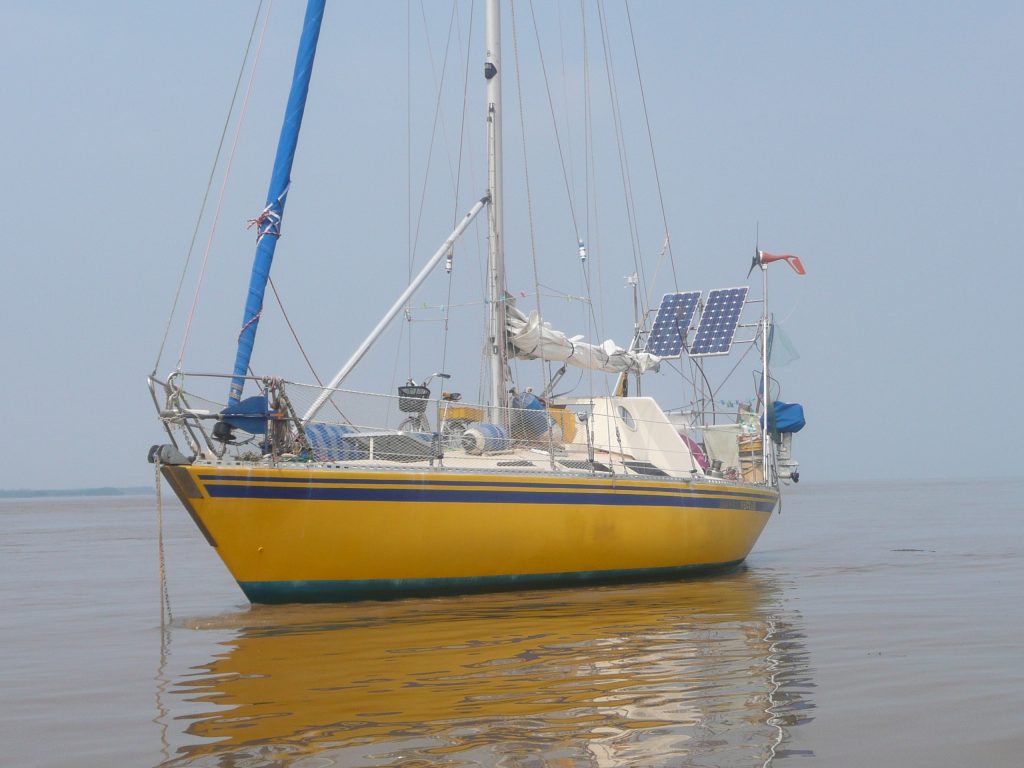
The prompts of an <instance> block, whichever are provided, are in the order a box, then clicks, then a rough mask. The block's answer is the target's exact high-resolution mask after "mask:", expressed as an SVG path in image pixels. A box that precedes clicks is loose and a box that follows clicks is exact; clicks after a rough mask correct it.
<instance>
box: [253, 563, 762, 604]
mask: <svg viewBox="0 0 1024 768" xmlns="http://www.w3.org/2000/svg"><path fill="white" fill-rule="evenodd" d="M742 562H743V560H742V559H740V560H733V561H731V562H728V563H708V564H701V565H680V566H670V567H667V568H637V569H631V570H615V571H576V572H568V573H526V574H514V575H507V576H472V577H447V578H436V579H367V580H354V581H240V582H238V585H239V586H240V587H241V588H242V591H243V592H245V596H246V597H247V598H248V599H249V601H250V602H253V603H336V602H347V601H355V600H394V599H397V598H402V597H432V596H437V595H456V594H467V593H471V592H498V591H509V590H519V589H539V588H545V587H572V586H577V585H582V584H611V583H623V582H630V581H634V582H635V581H658V580H665V579H673V578H679V577H682V576H701V575H705V574H709V573H721V572H722V571H727V570H730V569H732V568H735V567H736V566H738V565H739V564H740V563H742Z"/></svg>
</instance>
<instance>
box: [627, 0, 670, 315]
mask: <svg viewBox="0 0 1024 768" xmlns="http://www.w3.org/2000/svg"><path fill="white" fill-rule="evenodd" d="M623 4H624V5H625V8H626V21H627V22H628V23H627V26H628V27H629V40H630V43H631V44H632V46H633V62H634V64H635V65H636V82H637V85H638V86H639V88H640V103H641V104H642V105H643V108H644V124H645V125H646V126H647V142H648V145H649V146H650V148H651V165H652V167H653V168H654V181H655V184H656V186H657V188H658V204H659V206H660V208H661V221H662V226H664V228H665V239H666V240H667V242H668V259H669V264H670V266H671V267H672V285H673V287H674V288H675V290H676V292H678V291H679V278H678V276H677V275H676V260H675V255H674V254H673V253H672V235H671V233H670V232H669V228H668V215H667V214H666V213H665V196H664V195H663V194H662V190H661V174H660V173H659V171H658V160H657V157H655V153H654V134H653V132H652V131H651V118H650V114H649V113H648V111H647V95H646V91H645V90H644V80H643V77H642V76H641V74H640V55H639V53H637V49H636V37H635V35H634V34H633V17H632V15H631V14H630V12H629V0H624V2H623ZM655 277H657V269H656V270H655ZM650 299H651V296H648V305H649V304H650Z"/></svg>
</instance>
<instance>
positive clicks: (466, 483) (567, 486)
mask: <svg viewBox="0 0 1024 768" xmlns="http://www.w3.org/2000/svg"><path fill="white" fill-rule="evenodd" d="M199 479H200V480H202V481H204V482H206V483H218V482H232V483H255V484H260V485H274V484H280V483H288V484H290V485H298V484H300V483H301V484H306V485H328V484H329V485H336V486H339V485H340V486H345V487H350V486H364V485H389V486H405V487H410V486H411V487H416V488H420V487H427V488H434V487H440V488H460V487H471V488H479V487H480V486H487V487H489V488H508V489H509V490H519V489H523V490H537V489H540V490H548V491H552V490H559V491H627V492H647V493H689V494H705V495H707V494H714V495H728V496H730V497H732V498H741V499H749V500H752V501H764V500H765V499H766V498H768V497H770V496H774V494H773V493H772V492H771V491H742V490H733V489H724V488H716V487H709V488H703V489H695V488H689V487H687V488H681V487H680V486H679V485H678V484H672V483H664V484H662V485H633V484H622V483H615V482H614V481H612V482H611V483H600V484H599V483H558V482H548V483H544V482H537V483H532V482H505V481H494V482H492V481H490V480H427V479H422V478H413V479H405V478H386V479H380V478H365V479H364V478H360V479H345V478H324V477H310V476H309V475H303V476H299V477H294V478H288V477H262V476H258V475H257V476H249V475H199Z"/></svg>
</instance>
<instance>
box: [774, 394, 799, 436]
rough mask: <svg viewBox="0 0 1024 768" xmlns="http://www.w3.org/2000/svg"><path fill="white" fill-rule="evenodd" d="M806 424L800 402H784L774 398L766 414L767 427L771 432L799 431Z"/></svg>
mask: <svg viewBox="0 0 1024 768" xmlns="http://www.w3.org/2000/svg"><path fill="white" fill-rule="evenodd" d="M806 424H807V421H806V420H805V419H804V407H803V406H802V405H800V403H784V402H782V401H781V400H776V401H775V402H774V403H772V410H771V412H770V413H769V414H768V427H769V428H770V429H771V430H772V431H773V432H780V433H786V432H799V431H800V430H801V429H803V428H804V426H805V425H806Z"/></svg>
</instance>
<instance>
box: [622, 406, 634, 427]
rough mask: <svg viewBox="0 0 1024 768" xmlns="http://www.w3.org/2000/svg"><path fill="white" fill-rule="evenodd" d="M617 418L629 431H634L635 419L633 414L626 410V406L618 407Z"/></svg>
mask: <svg viewBox="0 0 1024 768" xmlns="http://www.w3.org/2000/svg"><path fill="white" fill-rule="evenodd" d="M619 418H620V419H622V423H623V424H625V425H626V426H627V427H628V428H629V429H631V430H633V431H634V432H635V431H636V419H634V418H633V414H632V413H630V412H629V411H628V410H626V406H624V405H620V406H619Z"/></svg>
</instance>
